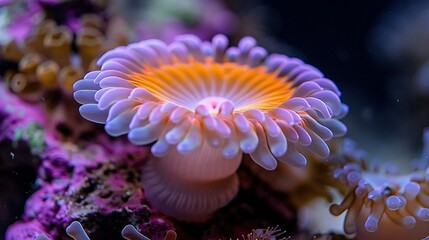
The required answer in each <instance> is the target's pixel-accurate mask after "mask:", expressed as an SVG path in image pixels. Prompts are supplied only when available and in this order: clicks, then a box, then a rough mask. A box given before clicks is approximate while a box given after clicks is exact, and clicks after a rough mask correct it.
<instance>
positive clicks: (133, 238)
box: [35, 221, 177, 240]
mask: <svg viewBox="0 0 429 240" xmlns="http://www.w3.org/2000/svg"><path fill="white" fill-rule="evenodd" d="M66 232H67V235H69V236H70V237H72V238H73V239H74V240H90V238H89V236H88V234H86V232H85V230H84V229H83V227H82V225H81V224H80V223H79V222H77V221H74V222H72V223H71V224H70V226H68V227H67V229H66ZM121 233H122V237H123V238H125V239H127V240H150V239H149V238H148V237H146V236H144V235H143V234H141V233H139V232H138V231H137V229H136V228H135V227H134V226H133V225H127V226H125V227H124V229H123V230H122V232H121ZM176 237H177V234H176V232H174V231H172V230H170V231H167V233H166V234H165V238H164V240H175V239H176ZM35 240H49V238H48V237H47V236H45V235H43V234H41V235H38V236H36V238H35Z"/></svg>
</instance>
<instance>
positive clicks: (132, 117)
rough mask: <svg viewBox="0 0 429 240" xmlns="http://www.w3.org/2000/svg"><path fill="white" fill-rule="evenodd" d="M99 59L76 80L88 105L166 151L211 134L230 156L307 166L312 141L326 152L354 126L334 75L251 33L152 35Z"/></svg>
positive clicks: (84, 110) (195, 144)
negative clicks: (271, 50) (169, 39)
mask: <svg viewBox="0 0 429 240" xmlns="http://www.w3.org/2000/svg"><path fill="white" fill-rule="evenodd" d="M98 65H100V66H101V70H99V71H92V72H90V73H88V74H87V75H86V76H85V77H84V79H82V80H80V81H78V82H77V83H75V85H74V90H75V93H74V97H75V99H76V100H77V101H78V102H79V103H81V104H83V106H81V108H80V113H81V114H82V116H84V117H85V118H86V119H88V120H91V121H93V122H97V123H103V124H106V126H105V129H106V131H107V133H109V134H110V135H112V136H119V135H123V134H128V138H129V140H130V141H131V142H132V143H134V144H137V145H146V144H150V143H154V142H155V144H153V146H152V153H153V154H154V155H155V156H158V157H162V156H164V155H167V153H168V152H169V149H170V148H172V147H175V148H176V149H177V151H178V153H180V154H188V153H191V152H193V151H195V150H196V149H197V148H199V147H200V146H202V145H203V143H204V142H207V143H208V144H210V145H211V146H212V147H214V148H219V149H221V151H222V155H223V157H225V158H227V159H231V158H234V157H236V156H237V155H238V154H241V153H248V154H250V156H251V157H252V159H253V160H254V161H255V162H256V163H258V164H259V165H260V166H262V167H264V168H265V169H274V168H276V166H277V160H280V161H283V162H286V163H289V164H292V165H294V166H304V165H305V164H306V161H307V160H306V157H305V156H304V155H305V151H307V150H310V151H312V152H314V153H315V154H317V155H318V156H320V157H323V158H326V157H327V156H328V155H329V148H328V146H327V145H326V143H325V141H327V140H329V139H331V138H332V137H337V136H341V135H343V134H344V133H345V132H346V127H345V126H344V124H342V123H341V122H340V121H339V120H338V119H340V118H341V117H343V116H344V115H345V113H346V112H347V106H345V105H344V104H342V103H341V101H340V98H339V96H340V92H339V90H338V89H337V87H336V85H335V84H334V83H333V82H332V81H331V80H328V79H326V78H324V77H323V74H322V73H320V71H318V70H317V69H316V68H314V67H313V66H310V65H308V64H305V63H303V62H302V61H301V60H299V59H296V58H289V57H287V56H284V55H279V54H271V55H268V54H267V51H266V50H265V49H264V48H262V47H259V46H257V45H256V41H255V40H254V39H253V38H251V37H245V38H243V39H242V40H241V41H240V42H239V44H238V46H237V47H228V39H227V38H226V37H225V36H223V35H216V36H215V37H214V38H213V39H212V41H211V42H205V41H201V40H200V39H199V38H197V37H196V36H193V35H183V36H179V37H177V39H176V41H174V42H173V43H171V44H169V45H167V44H165V43H164V42H161V41H159V40H146V41H142V42H139V43H135V44H131V45H128V46H126V47H118V48H116V49H114V50H111V51H109V52H107V53H106V54H104V55H103V56H102V57H101V58H100V59H99V61H98Z"/></svg>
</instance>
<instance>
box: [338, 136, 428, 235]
mask: <svg viewBox="0 0 429 240" xmlns="http://www.w3.org/2000/svg"><path fill="white" fill-rule="evenodd" d="M424 144H425V148H426V151H424V153H423V157H422V159H421V160H420V161H417V163H416V164H414V165H415V167H414V168H413V169H411V172H410V173H402V172H401V171H400V170H399V168H398V167H396V166H395V165H393V164H388V165H386V166H380V165H377V164H372V165H371V164H369V163H368V161H367V159H365V154H363V153H364V152H363V151H358V150H356V149H355V144H354V143H353V142H350V141H345V143H343V150H342V151H343V153H342V154H340V155H342V157H340V158H338V156H339V155H336V156H335V155H334V156H333V157H332V159H333V160H332V161H333V162H335V161H339V164H340V166H339V167H338V168H337V169H336V170H335V171H334V177H335V178H337V179H339V180H340V181H342V182H343V183H345V184H347V189H348V190H347V193H346V196H345V198H344V200H343V201H342V202H341V203H340V204H333V205H332V206H331V208H330V211H331V213H332V214H334V215H340V214H341V213H343V212H344V211H347V214H346V218H345V222H344V230H345V232H346V233H348V234H354V233H356V239H384V238H385V237H388V238H392V237H396V238H395V239H399V238H401V236H403V237H404V238H407V239H421V238H423V237H425V236H427V235H429V230H428V228H427V224H428V222H429V172H428V170H427V169H428V160H427V159H428V157H427V156H428V152H427V147H428V146H429V131H427V130H426V132H425V133H424ZM337 163H338V162H337ZM409 229H412V230H411V231H410V230H409ZM411 232H412V234H410V233H411Z"/></svg>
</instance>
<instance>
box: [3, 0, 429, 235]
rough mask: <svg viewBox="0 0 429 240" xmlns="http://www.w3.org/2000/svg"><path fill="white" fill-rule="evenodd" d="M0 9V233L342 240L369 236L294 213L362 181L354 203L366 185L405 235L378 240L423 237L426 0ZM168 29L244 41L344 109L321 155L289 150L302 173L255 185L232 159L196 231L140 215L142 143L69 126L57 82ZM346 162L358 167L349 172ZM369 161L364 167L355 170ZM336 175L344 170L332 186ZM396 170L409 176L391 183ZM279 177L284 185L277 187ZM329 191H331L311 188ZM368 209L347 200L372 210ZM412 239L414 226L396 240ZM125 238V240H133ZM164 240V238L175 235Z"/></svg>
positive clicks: (73, 113) (70, 100)
mask: <svg viewBox="0 0 429 240" xmlns="http://www.w3.org/2000/svg"><path fill="white" fill-rule="evenodd" d="M0 6H1V7H0V46H1V50H2V53H1V55H0V74H1V79H2V81H1V83H2V84H1V85H0V87H1V90H0V108H1V109H0V154H1V155H0V239H7V240H12V239H35V238H36V237H38V239H44V238H42V237H41V235H43V236H44V237H47V238H50V239H69V238H68V236H73V237H74V238H76V239H80V238H77V236H78V235H79V234H83V233H82V232H79V231H81V230H82V229H80V228H82V227H80V228H79V227H76V226H75V227H76V229H78V230H75V231H76V232H79V233H78V234H77V235H76V233H69V232H66V230H65V229H66V228H67V227H68V226H69V225H70V224H71V223H72V222H73V221H78V222H80V223H81V224H82V226H83V229H85V231H86V232H87V234H88V235H89V237H90V238H91V239H122V238H121V231H122V229H123V228H124V227H125V226H126V225H127V224H131V225H133V226H134V227H136V229H137V230H131V231H135V232H133V234H134V235H133V236H134V237H135V236H137V234H138V232H140V233H141V234H143V235H145V236H147V237H149V238H150V239H164V235H165V234H166V233H167V232H168V230H174V231H175V233H177V239H230V238H232V239H237V238H238V239H258V238H257V237H254V238H252V236H250V235H247V234H250V233H252V234H253V235H254V236H259V235H260V236H259V239H283V238H284V239H288V238H289V237H290V238H291V239H313V237H314V238H315V239H347V238H351V239H353V238H354V237H355V234H356V231H358V233H357V235H356V239H384V238H380V236H379V235H377V237H375V235H373V236H371V235H369V237H368V236H366V235H365V234H360V233H359V231H365V230H362V229H363V228H365V227H367V225H365V224H363V223H362V222H365V221H364V220H362V219H360V218H359V219H358V217H356V219H358V220H356V223H357V225H359V224H361V223H362V224H361V225H365V227H360V228H359V227H356V228H357V229H359V230H356V231H349V232H347V230H345V231H346V233H350V234H345V233H344V229H347V227H344V229H343V227H342V224H343V222H350V221H353V220H350V219H352V217H350V219H349V220H344V214H343V217H342V218H341V219H343V220H341V219H340V220H338V222H335V223H331V225H332V229H331V228H330V225H329V223H328V224H326V225H328V226H327V227H326V226H319V225H318V224H317V222H321V223H325V222H329V221H328V220H326V221H325V219H327V217H326V215H323V214H322V213H320V214H318V212H317V211H316V210H314V209H313V208H312V207H309V205H310V204H308V205H307V203H310V202H311V201H312V199H317V198H323V199H325V198H326V199H327V202H328V204H327V205H325V206H324V208H325V210H326V211H328V210H329V205H330V204H339V203H340V202H341V201H342V199H343V198H347V197H346V196H349V195H350V193H353V192H356V189H359V187H361V185H359V184H363V185H365V184H367V183H368V182H370V183H371V184H372V181H374V182H375V183H374V184H379V185H377V186H378V187H372V188H371V191H370V190H368V192H369V193H367V194H368V195H371V194H370V193H372V190H374V189H376V190H379V189H381V190H380V192H382V195H383V194H384V195H383V197H385V198H383V199H384V200H385V202H386V208H389V209H390V206H391V205H389V203H388V200H387V199H390V200H392V198H389V197H392V196H394V197H396V196H398V199H400V200H398V201H400V202H401V203H400V204H399V205H400V206H399V207H398V209H395V210H392V209H390V210H391V212H395V211H396V212H395V214H396V213H397V212H400V213H399V215H398V216H399V217H396V218H395V217H392V216H391V215H389V217H385V216H384V217H383V219H384V218H390V219H396V220H397V222H399V224H397V225H404V226H405V227H403V228H401V230H398V231H399V232H401V233H399V234H398V235H396V237H397V238H389V239H404V238H402V237H401V236H407V234H408V233H409V234H411V233H410V232H411V231H413V229H412V227H414V225H416V227H415V229H419V230H416V232H419V231H420V229H425V228H427V226H428V225H427V224H428V223H427V222H428V221H429V213H428V212H427V211H429V210H427V209H429V184H428V183H427V181H428V179H429V177H428V176H427V170H426V169H427V166H428V164H429V157H428V154H429V146H428V145H429V140H428V139H429V136H428V133H427V127H428V126H429V108H428V107H429V3H428V2H427V1H424V0H420V1H419V0H415V1H413V0H391V1H388V0H386V1H370V0H363V1H359V2H346V1H310V0H303V1H274V0H272V1H271V0H269V1H257V0H251V1H244V0H237V1H227V0H223V1H222V0H200V1H199V0H179V1H174V0H158V1H157V0H142V1H132V0H127V1H119V0H118V1H115V0H110V1H109V0H18V1H8V0H3V1H2V0H0ZM88 29H90V30H88ZM183 34H192V35H195V36H197V37H198V38H199V39H201V40H202V41H212V38H213V37H214V36H217V34H224V35H225V36H226V37H227V38H228V39H229V45H230V46H237V45H239V42H240V40H241V39H243V38H244V37H245V36H251V37H253V38H254V39H256V41H257V45H258V46H262V47H264V48H265V49H266V50H267V52H268V53H278V54H284V55H286V56H288V57H291V58H292V57H293V58H298V59H301V60H302V61H303V62H305V63H306V64H309V65H312V66H314V67H315V68H317V69H318V70H320V72H322V73H323V75H324V77H325V78H327V79H329V80H332V82H333V83H334V86H336V87H338V89H339V91H340V92H341V94H338V95H340V97H341V102H340V103H341V104H345V105H347V106H348V113H347V115H345V117H344V118H342V115H343V113H341V114H340V113H338V114H334V113H332V117H333V118H338V119H339V120H341V122H342V123H343V124H344V125H345V126H347V133H346V134H345V135H344V136H338V137H337V136H334V138H333V140H330V139H329V140H330V141H328V140H326V142H327V146H329V148H330V155H329V157H327V158H324V159H323V157H322V159H320V155H318V156H316V157H315V156H314V154H312V153H304V152H303V154H304V155H305V157H306V158H307V159H308V162H309V164H308V165H309V166H306V167H307V169H311V170H309V171H308V172H304V171H305V170H296V169H295V168H291V169H290V168H288V167H285V169H283V168H282V169H280V170H276V171H278V172H275V171H273V172H275V173H276V175H275V176H274V175H273V176H271V175H269V174H267V173H266V172H263V173H261V171H260V170H255V169H257V168H258V167H260V166H261V165H263V164H259V163H258V164H259V165H260V166H258V165H256V164H254V163H253V162H252V161H251V158H253V156H252V157H249V156H248V154H245V155H244V157H243V162H244V161H246V162H249V163H248V164H247V163H246V164H244V163H243V164H242V165H240V166H237V168H238V170H237V176H238V177H237V178H238V179H239V181H240V183H239V190H238V191H239V193H238V194H237V195H236V196H235V195H234V196H233V197H231V199H232V200H230V201H227V202H226V203H225V204H224V205H223V206H222V208H221V209H220V210H219V209H217V210H213V213H212V215H213V216H210V218H209V219H208V220H207V219H205V220H204V221H202V222H203V223H201V222H199V221H197V223H194V221H187V220H184V221H182V220H183V219H180V217H177V216H176V215H174V214H169V213H166V212H163V211H162V210H161V209H158V210H159V211H158V210H157V207H155V208H153V207H151V205H156V204H154V203H153V202H151V201H150V199H149V200H147V199H146V196H145V190H144V188H145V187H143V188H141V187H140V182H141V181H142V180H141V176H140V175H141V170H140V169H142V168H143V167H144V166H145V164H146V161H148V160H147V159H148V158H150V157H148V156H151V153H150V151H151V150H150V147H148V146H149V144H144V146H135V145H133V144H131V143H130V142H129V141H128V140H127V138H126V137H119V138H116V136H114V137H112V136H111V135H112V134H110V133H109V134H110V136H109V134H106V133H105V131H104V130H103V126H102V125H100V124H95V123H93V122H90V121H87V120H85V119H84V118H82V117H81V113H82V112H81V113H79V107H80V104H86V103H82V102H81V101H79V98H78V97H76V95H74V93H75V92H77V91H78V90H82V89H80V88H79V87H76V85H75V87H74V88H73V84H75V83H76V82H77V81H78V80H81V79H84V80H85V79H86V76H85V74H86V73H88V72H91V71H97V69H98V67H97V66H96V65H95V61H96V60H97V59H99V58H100V57H101V56H102V55H103V54H104V53H105V52H107V51H108V50H111V49H115V47H118V46H127V45H128V44H131V43H133V42H140V41H143V40H147V39H159V40H161V41H163V42H165V43H167V44H170V43H174V42H175V41H177V38H176V36H179V35H183ZM46 36H49V37H46ZM46 39H48V40H51V41H52V44H51V45H50V42H49V41H48V40H46ZM58 39H60V40H63V39H64V41H65V42H64V43H61V44H63V45H58V46H57V45H55V44H56V42H55V40H58ZM213 39H214V38H213ZM183 41H185V40H183ZM214 42H215V40H213V43H212V46H213V48H215V47H216V46H217V45H216V44H215V43H214ZM64 49H66V50H64ZM243 51H244V50H243ZM28 53H34V54H33V55H29V54H28ZM249 58H250V57H249ZM23 59H24V60H23ZM106 61H107V60H106ZM231 61H232V60H231ZM70 66H71V67H70ZM76 66H77V67H76ZM101 69H102V70H103V68H101ZM84 76H85V77H84ZM92 87H93V86H92ZM76 89H78V90H76ZM85 90H86V89H85ZM75 99H76V100H77V101H76V100H75ZM327 105H328V107H329V104H327ZM331 112H334V111H331ZM82 115H84V114H82ZM337 116H338V117H337ZM340 116H341V117H340ZM84 117H85V116H84ZM85 118H86V119H88V118H87V117H85ZM89 120H91V119H89ZM316 120H318V119H317V118H316ZM91 121H93V120H91ZM321 122H322V121H321ZM341 126H342V125H341ZM425 129H426V130H425ZM106 131H107V130H106ZM425 133H426V134H425ZM334 135H335V134H334ZM338 135H340V134H338ZM422 135H423V136H424V139H426V140H427V141H422ZM336 137H337V138H336ZM343 139H346V140H343ZM350 139H351V140H350ZM323 140H325V139H323ZM344 141H347V142H346V143H344ZM348 141H350V142H353V143H350V142H348ZM137 145H138V144H137ZM140 145H141V144H140ZM290 145H291V144H289V146H290ZM351 145H353V146H351ZM355 145H357V146H358V147H355ZM361 149H363V151H362V150H361ZM422 152H423V154H422ZM316 155H317V153H316ZM313 158H314V159H313ZM106 159H108V160H107V161H106ZM326 159H328V160H326ZM338 159H340V160H338ZM344 159H345V160H344ZM362 159H364V160H362ZM319 162H322V164H320V166H319ZM351 162H353V164H356V163H358V164H359V167H358V168H357V170H356V169H355V165H353V167H350V166H351V165H350V164H349V163H351ZM363 162H365V163H363ZM325 163H326V165H325ZM371 163H376V166H375V167H367V165H371ZM386 163H387V164H386ZM255 166H256V167H255ZM392 166H394V167H392ZM263 168H265V167H263ZM304 168H305V167H304ZM383 168H385V169H384V170H380V169H383ZM391 168H394V170H391ZM277 169H279V168H277ZM338 169H342V170H344V169H345V170H344V171H342V172H341V171H339V170H338ZM349 169H353V171H354V170H356V172H359V176H358V177H356V176H355V175H350V177H343V175H347V174H349V173H350V172H348V171H352V170H349ZM374 169H375V170H374ZM386 169H387V170H386ZM264 171H265V170H264ZM371 171H373V172H371ZM267 172H268V173H269V172H270V171H267ZM366 172H371V174H367V173H366ZM385 173H386V174H385ZM377 174H378V175H379V176H382V177H377ZM389 174H392V175H389ZM407 174H409V176H410V177H409V179H411V180H409V181H407V180H403V176H404V175H405V176H408V175H407ZM416 174H421V175H419V177H415V175H416ZM284 175H287V176H288V177H286V178H285V179H283V180H282V179H281V176H284ZM369 175H371V177H369ZM373 175H375V177H373ZM385 175H387V177H385ZM279 176H280V177H279ZM348 176H349V175H348ZM351 176H353V177H355V178H358V180H350V179H351V178H352V177H351ZM399 176H400V177H399ZM366 177H368V178H372V177H373V178H374V179H375V180H372V179H371V180H368V179H366ZM279 178H280V180H279ZM343 178H344V179H343ZM379 178H381V179H382V180H380V179H379ZM302 179H304V180H302ZM345 179H346V180H345ZM399 179H400V180H399ZM396 180H397V181H396ZM277 182H280V183H279V185H281V184H283V183H284V182H287V183H291V185H293V187H290V186H283V185H281V186H280V187H279V185H276V184H277ZM295 182H298V183H296V185H297V186H299V187H295V185H294V184H295ZM380 182H382V183H380ZM410 182H411V183H412V184H409V183H410ZM385 183H387V184H385ZM415 183H418V184H419V187H418V190H415V188H417V187H416V186H414V185H416V184H415ZM317 184H320V185H323V186H319V185H317ZM389 184H392V185H391V186H390V185H389ZM407 184H408V185H407ZM143 185H144V184H143ZM285 185H288V184H285ZM386 185H388V186H386ZM411 185H412V186H411ZM365 186H367V185H365ZM413 187H415V188H413ZM331 188H332V189H336V190H337V193H332V191H331V190H326V189H331ZM106 189H107V190H106ZM315 189H323V190H320V191H316V190H315ZM392 189H394V190H392ZM408 189H412V190H409V191H408ZM104 190H105V191H104ZM388 190H389V191H388ZM407 191H408V192H407ZM410 191H411V192H413V193H410ZM309 192H310V193H309ZM386 192H389V193H386ZM414 192H416V193H414ZM419 193H421V194H420V195H419ZM301 194H302V195H301ZM219 195H221V194H219ZM337 195H340V196H337ZM357 195H358V194H357ZM425 197H427V198H425ZM365 198H366V195H365ZM100 199H101V200H100ZM124 199H125V200H124ZM368 199H370V200H371V201H372V200H373V199H372V198H370V197H368ZM395 199H396V198H395ZM403 199H405V200H403ZM411 199H417V202H418V203H417V204H411ZM370 200H368V203H367V202H365V203H362V206H370V207H371V206H375V205H376V204H375V203H372V202H371V201H370ZM301 201H302V202H301ZM363 201H364V200H363ZM365 201H366V200H365ZM392 201H393V200H392ZM356 202H358V200H354V203H356ZM407 204H408V205H407ZM352 206H353V204H350V206H349V207H346V209H347V210H349V209H353V207H352ZM377 206H378V205H377ZM410 206H412V207H410ZM370 207H369V208H370ZM364 208H365V207H362V209H364ZM305 209H311V210H309V211H310V212H313V215H311V214H310V216H311V217H310V218H313V219H315V220H313V221H309V222H306V221H304V220H303V219H307V218H306V217H304V215H305V216H307V215H306V214H307V213H304V212H306V211H307V210H305ZM359 209H360V207H359ZM355 210H356V208H355ZM426 210H427V211H426ZM333 211H334V210H333ZM350 211H352V212H353V211H354V210H349V213H350ZM371 211H372V210H371ZM374 211H375V210H374ZM386 211H387V210H386ZM362 212H364V211H363V210H362ZM368 212H369V210H368V211H366V212H364V213H363V214H366V216H367V215H368ZM405 212H409V213H405ZM331 213H332V212H331ZM371 213H372V212H371ZM168 215H173V217H171V216H170V217H169V216H168ZM334 215H339V214H334ZM350 215H353V214H350ZM357 215H359V214H357ZM386 216H387V215H386ZM395 216H396V215H395ZM409 216H411V218H413V219H414V220H410V218H407V217H409ZM363 218H364V219H366V217H363ZM381 218H382V217H381V216H380V219H381ZM380 219H378V220H380ZM398 219H399V220H398ZM404 219H405V220H404ZM416 219H417V220H416ZM396 220H395V221H396ZM395 221H393V222H395ZM407 221H411V222H413V221H414V222H413V223H409V222H407ZM416 221H417V223H416ZM189 222H191V223H189ZM315 222H316V223H315ZM380 222H381V220H380ZM320 225H323V224H320ZM411 225H412V226H411ZM379 226H380V227H379V228H380V229H379V230H378V232H381V231H382V229H383V228H382V227H381V226H382V223H379ZM368 228H369V227H367V228H366V229H368ZM376 228H377V227H376ZM253 229H259V230H255V231H252V230H253ZM403 229H405V230H403ZM349 230H350V229H349ZM392 232H394V231H393V230H392ZM73 234H75V235H73ZM258 234H259V235H258ZM400 234H404V235H400ZM131 235H132V234H131ZM131 235H130V236H131ZM345 235H347V238H346V236H345ZM428 235H429V233H427V231H426V232H425V231H422V233H421V234H420V235H419V236H418V237H415V236H411V235H410V236H409V238H407V239H422V238H423V237H424V236H428ZM167 236H168V234H167ZM124 237H125V236H124ZM139 237H140V236H137V237H135V238H132V237H129V238H127V239H145V238H143V237H142V236H141V237H140V238H139ZM169 237H170V238H168V237H166V238H165V239H174V238H175V237H172V235H171V236H169ZM263 237H265V238H263ZM82 239H84V238H82ZM386 239H387V238H386Z"/></svg>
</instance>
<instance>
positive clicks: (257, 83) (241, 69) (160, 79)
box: [128, 58, 293, 112]
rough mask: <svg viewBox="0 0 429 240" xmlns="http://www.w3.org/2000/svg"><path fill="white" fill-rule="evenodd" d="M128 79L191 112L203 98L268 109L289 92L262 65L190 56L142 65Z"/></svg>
mask: <svg viewBox="0 0 429 240" xmlns="http://www.w3.org/2000/svg"><path fill="white" fill-rule="evenodd" d="M128 80H129V82H130V83H132V84H133V85H135V86H136V87H140V88H144V89H146V90H147V91H149V92H150V93H151V94H153V95H154V96H155V97H157V98H158V99H160V100H162V101H170V102H173V103H175V104H177V105H180V106H183V107H186V108H188V109H190V110H191V111H194V109H195V107H196V106H197V104H198V102H199V101H201V100H202V99H204V98H207V97H221V98H225V99H227V100H229V101H231V102H232V103H233V104H234V106H235V111H236V112H245V111H247V110H250V109H259V110H262V111H268V110H271V109H274V108H276V107H278V106H280V105H281V104H282V103H284V102H285V101H287V100H288V99H289V98H290V97H291V96H292V94H293V90H292V89H291V87H292V84H291V83H290V82H287V78H286V77H277V75H276V73H269V72H267V71H266V67H265V66H263V65H260V66H257V67H250V66H248V65H240V64H238V63H236V62H224V63H217V62H214V61H212V60H210V59H209V58H208V59H206V61H205V63H201V62H198V61H195V60H193V59H190V60H189V62H187V63H183V62H179V61H177V60H174V59H173V63H171V64H162V65H161V66H159V67H152V66H148V65H146V66H144V67H143V68H142V70H141V72H134V73H132V74H129V79H128Z"/></svg>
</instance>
